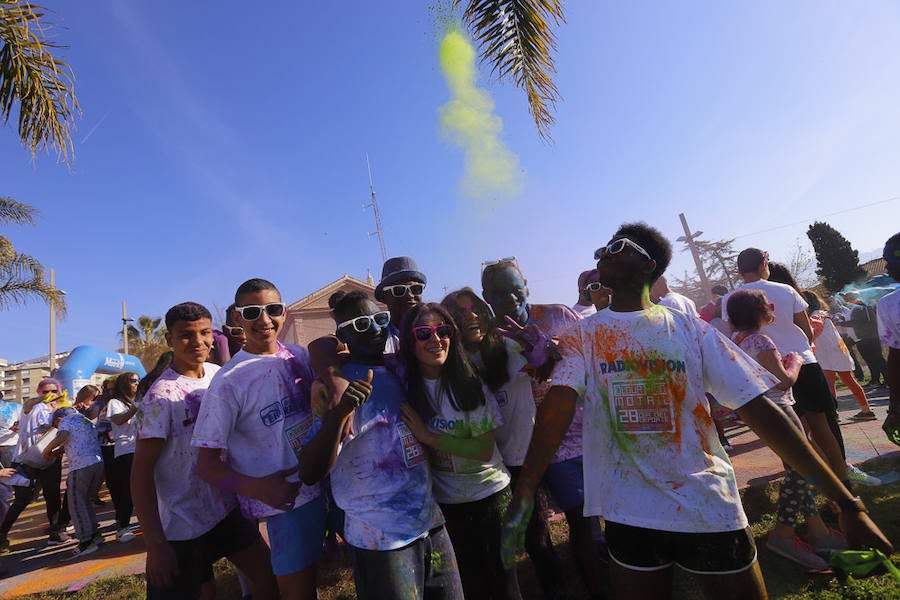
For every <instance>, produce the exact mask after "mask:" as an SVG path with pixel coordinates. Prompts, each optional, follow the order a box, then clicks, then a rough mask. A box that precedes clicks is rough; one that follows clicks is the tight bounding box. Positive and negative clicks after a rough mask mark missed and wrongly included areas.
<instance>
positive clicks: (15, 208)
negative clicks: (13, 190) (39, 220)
mask: <svg viewBox="0 0 900 600" xmlns="http://www.w3.org/2000/svg"><path fill="white" fill-rule="evenodd" d="M37 213H38V209H36V208H35V207H33V206H29V205H27V204H24V203H22V202H19V201H17V200H14V199H12V198H4V197H3V196H0V223H18V224H22V225H34V216H35V215H36V214H37Z"/></svg>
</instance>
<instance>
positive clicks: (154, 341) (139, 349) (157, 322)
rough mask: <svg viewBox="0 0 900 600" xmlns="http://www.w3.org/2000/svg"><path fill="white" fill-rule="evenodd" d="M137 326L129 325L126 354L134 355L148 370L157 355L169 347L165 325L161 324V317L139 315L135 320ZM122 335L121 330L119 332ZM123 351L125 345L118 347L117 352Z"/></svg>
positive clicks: (154, 363) (154, 362) (153, 363)
mask: <svg viewBox="0 0 900 600" xmlns="http://www.w3.org/2000/svg"><path fill="white" fill-rule="evenodd" d="M136 323H137V326H135V325H129V326H128V327H127V329H126V331H127V332H128V354H131V355H132V356H136V357H138V358H139V359H140V360H141V364H142V365H144V368H145V369H146V370H147V371H149V370H151V369H152V368H153V366H154V365H156V360H157V359H158V358H159V355H160V354H162V353H163V352H165V351H166V350H168V349H169V346H168V344H166V327H165V325H163V324H162V317H156V318H154V317H148V316H147V315H141V316H140V317H138V320H137V321H136ZM119 337H120V338H121V337H122V332H121V331H120V332H119ZM124 351H125V345H124V344H122V347H120V348H119V352H124Z"/></svg>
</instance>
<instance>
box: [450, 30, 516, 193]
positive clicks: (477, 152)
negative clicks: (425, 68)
mask: <svg viewBox="0 0 900 600" xmlns="http://www.w3.org/2000/svg"><path fill="white" fill-rule="evenodd" d="M439 54H440V61H441V70H442V71H443V73H444V77H445V78H446V80H447V85H448V86H449V88H450V93H451V95H452V99H451V100H450V101H449V102H447V104H445V105H443V106H442V107H441V108H440V111H439V113H440V118H441V129H442V132H443V134H444V136H445V137H447V138H448V139H449V140H450V141H452V142H454V143H455V144H457V145H458V146H460V147H461V148H462V149H463V150H464V151H465V163H466V173H465V178H464V179H463V182H462V190H463V193H465V194H466V195H468V196H471V197H473V198H478V199H488V198H492V199H496V198H499V197H509V196H513V195H515V194H517V193H518V192H519V191H520V190H521V188H522V183H521V178H520V173H521V171H520V169H519V158H518V157H517V156H516V155H515V154H513V153H512V152H510V150H509V149H508V148H507V147H506V146H505V145H504V144H503V142H502V141H501V140H500V133H501V132H502V131H503V121H502V120H501V119H500V117H498V116H497V115H495V114H493V110H494V101H493V100H492V99H491V97H490V95H488V93H487V92H486V91H484V90H482V89H479V88H478V86H477V85H476V77H477V74H478V71H477V69H476V67H475V49H474V48H473V47H472V44H471V43H469V40H468V39H467V38H466V36H465V35H463V34H462V33H460V31H459V29H458V27H451V28H449V29H448V31H447V34H446V35H445V36H444V38H443V39H442V40H441V45H440V49H439Z"/></svg>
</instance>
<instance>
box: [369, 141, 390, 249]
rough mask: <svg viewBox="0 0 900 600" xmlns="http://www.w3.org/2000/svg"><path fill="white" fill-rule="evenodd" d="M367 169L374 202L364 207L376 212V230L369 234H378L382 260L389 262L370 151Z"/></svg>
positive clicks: (370, 235)
mask: <svg viewBox="0 0 900 600" xmlns="http://www.w3.org/2000/svg"><path fill="white" fill-rule="evenodd" d="M366 169H368V171H369V192H370V193H371V194H372V202H371V203H370V204H366V205H365V207H364V208H371V209H372V211H373V212H374V213H375V231H374V232H373V233H370V234H369V237H372V236H373V235H377V236H378V245H379V246H380V247H381V262H383V263H384V262H387V250H385V249H384V234H383V233H382V231H381V215H379V214H378V201H377V200H376V199H375V184H374V183H373V182H372V167H371V165H369V153H368V152H366Z"/></svg>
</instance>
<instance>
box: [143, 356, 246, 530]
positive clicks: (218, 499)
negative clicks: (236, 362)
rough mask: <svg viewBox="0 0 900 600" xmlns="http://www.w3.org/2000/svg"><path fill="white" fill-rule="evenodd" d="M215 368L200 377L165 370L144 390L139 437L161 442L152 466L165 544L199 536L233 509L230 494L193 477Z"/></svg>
mask: <svg viewBox="0 0 900 600" xmlns="http://www.w3.org/2000/svg"><path fill="white" fill-rule="evenodd" d="M218 370H219V367H218V365H214V364H212V363H206V364H204V365H203V377H201V378H199V379H198V378H195V377H187V376H185V375H180V374H179V373H177V372H176V371H174V370H173V369H172V368H168V369H166V370H165V371H163V373H162V375H160V376H159V379H157V380H156V381H155V382H154V383H153V385H152V386H151V387H150V389H149V390H147V393H146V394H145V395H144V397H143V399H142V400H141V403H140V405H139V407H138V413H137V438H138V439H139V440H146V439H154V438H155V439H163V440H165V445H164V446H163V449H162V452H161V453H160V455H159V460H158V461H157V463H156V467H155V468H154V474H153V475H154V481H155V482H156V500H157V506H158V507H159V520H160V523H161V524H162V528H163V532H165V535H166V539H168V540H179V541H181V540H192V539H195V538H198V537H200V536H201V535H203V534H204V533H206V532H207V531H209V530H210V529H212V528H213V527H215V526H216V525H217V524H219V522H221V521H222V519H224V518H225V517H226V516H228V513H230V512H231V511H232V510H234V507H235V506H237V500H236V499H235V497H234V495H233V494H229V493H228V492H225V491H224V490H221V489H220V488H217V487H214V486H212V485H210V484H208V483H206V482H205V481H203V480H202V479H200V477H198V476H197V453H198V451H197V449H196V448H194V447H192V446H191V436H192V435H193V433H194V423H195V422H196V420H197V414H198V413H199V412H200V406H201V402H202V401H203V399H204V398H203V397H204V394H205V392H206V388H208V387H209V383H210V381H212V378H213V375H215V374H216V372H217V371H218Z"/></svg>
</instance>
